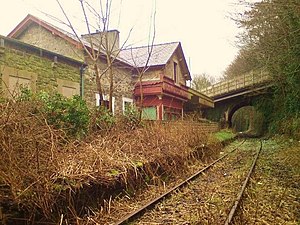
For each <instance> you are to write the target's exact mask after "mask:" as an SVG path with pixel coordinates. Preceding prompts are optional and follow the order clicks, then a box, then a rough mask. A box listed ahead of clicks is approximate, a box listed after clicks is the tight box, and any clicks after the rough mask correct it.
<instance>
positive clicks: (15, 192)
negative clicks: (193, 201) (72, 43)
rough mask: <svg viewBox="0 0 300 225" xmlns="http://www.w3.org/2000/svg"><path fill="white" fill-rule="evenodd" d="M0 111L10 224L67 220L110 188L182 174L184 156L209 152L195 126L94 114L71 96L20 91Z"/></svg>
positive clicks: (0, 174)
mask: <svg viewBox="0 0 300 225" xmlns="http://www.w3.org/2000/svg"><path fill="white" fill-rule="evenodd" d="M54 99H55V101H54ZM75 106H76V107H75ZM0 112H1V116H0V154H1V161H0V207H1V208H3V210H4V214H6V213H8V214H12V213H14V212H17V214H16V215H13V216H12V215H10V216H9V218H8V221H12V222H11V223H13V224H14V223H15V222H16V221H15V220H13V219H12V217H22V218H25V219H26V220H27V221H28V223H33V222H34V221H37V220H42V221H54V222H57V221H58V220H59V218H60V216H61V215H63V216H64V218H67V219H68V220H69V221H72V220H73V219H76V217H77V216H82V215H83V214H84V213H87V212H88V211H89V209H90V208H93V207H98V206H99V205H101V204H103V202H104V200H105V199H106V198H109V197H110V196H113V195H114V194H116V193H118V192H117V191H118V190H119V191H121V190H124V189H125V190H127V191H128V192H130V191H134V189H135V188H137V187H138V186H142V185H145V184H146V183H150V184H155V183H157V182H161V181H162V179H168V178H170V177H171V176H172V175H173V174H175V173H179V172H182V171H184V168H185V161H186V159H187V158H190V157H200V158H201V157H204V155H205V157H206V158H207V157H212V156H213V155H214V154H215V153H216V151H208V149H206V148H205V147H204V146H206V145H207V142H208V137H207V135H206V134H204V132H203V131H202V130H201V129H199V126H190V125H189V126H186V125H184V124H185V122H184V121H178V122H174V123H164V124H162V123H150V124H144V125H141V124H137V123H135V120H134V115H131V116H128V117H124V118H122V119H120V120H115V119H114V118H112V117H110V116H109V115H107V114H105V116H104V114H103V112H102V114H101V115H102V117H101V116H100V117H96V116H93V114H92V112H90V111H89V110H88V109H87V108H86V106H85V103H84V102H83V101H82V100H80V99H79V98H74V99H70V100H67V99H64V98H62V97H61V96H48V95H46V94H42V96H40V97H36V96H31V95H28V94H26V95H23V97H22V98H19V99H17V100H15V101H3V102H1V103H0ZM97 113H99V112H97ZM82 118H84V119H83V120H82ZM74 123H75V124H74ZM76 123H77V124H76ZM93 123H96V125H95V124H93ZM92 130H93V132H92ZM89 132H90V133H89ZM84 135H86V136H84ZM75 137H81V139H76V138H75ZM197 150H201V151H199V152H202V153H203V151H205V154H204V155H201V154H200V155H199V154H193V153H194V152H195V151H197Z"/></svg>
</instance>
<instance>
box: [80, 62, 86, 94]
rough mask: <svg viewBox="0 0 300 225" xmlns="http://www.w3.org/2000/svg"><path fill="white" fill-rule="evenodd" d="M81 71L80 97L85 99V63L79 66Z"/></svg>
mask: <svg viewBox="0 0 300 225" xmlns="http://www.w3.org/2000/svg"><path fill="white" fill-rule="evenodd" d="M79 71H80V97H81V99H83V96H84V77H83V75H84V71H85V65H81V66H80V68H79Z"/></svg>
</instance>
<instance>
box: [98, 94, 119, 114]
mask: <svg viewBox="0 0 300 225" xmlns="http://www.w3.org/2000/svg"><path fill="white" fill-rule="evenodd" d="M95 97H96V106H99V100H100V95H99V94H98V93H95ZM103 100H104V101H108V100H109V95H108V94H107V95H103ZM112 113H113V115H115V97H112Z"/></svg>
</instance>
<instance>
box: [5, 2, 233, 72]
mask: <svg viewBox="0 0 300 225" xmlns="http://www.w3.org/2000/svg"><path fill="white" fill-rule="evenodd" d="M60 1H61V2H62V4H63V6H64V7H65V8H66V10H67V13H68V14H69V15H70V17H71V19H72V21H73V23H74V24H75V25H76V27H77V28H78V29H79V31H80V32H81V33H86V31H85V27H84V24H83V23H82V21H83V17H82V13H81V11H80V8H79V6H80V5H79V1H78V0H60ZM237 1H238V0H206V1H204V0H185V1H179V0H157V2H156V23H155V24H156V25H155V27H156V36H155V43H157V44H158V43H164V42H173V41H180V42H181V44H182V47H183V51H184V54H185V57H186V60H187V62H188V64H190V71H191V73H192V74H201V73H207V74H209V75H211V76H214V77H220V76H221V74H222V71H224V70H225V68H226V66H228V65H229V64H230V62H231V61H232V60H233V59H234V56H235V55H236V53H237V48H236V47H235V41H236V39H235V36H236V35H237V34H238V32H239V30H238V28H237V26H236V25H235V23H234V22H233V21H232V20H231V19H230V18H229V13H233V12H236V11H237V8H238V7H236V6H235V2H237ZM91 2H96V3H98V2H99V0H91ZM153 2H154V0H113V6H112V18H113V19H112V22H111V26H110V29H118V30H119V31H120V38H121V42H123V41H124V40H125V39H126V38H127V36H128V33H129V30H130V29H131V28H133V30H132V33H131V35H130V39H129V41H128V42H127V45H128V44H133V45H134V46H141V45H147V43H148V39H149V38H148V37H149V27H150V24H151V23H150V21H151V19H150V17H151V15H153V9H155V7H154V3H153ZM98 4H99V3H98ZM95 7H97V5H96V6H95ZM1 9H2V10H1V14H0V21H1V22H0V34H1V35H7V34H8V33H9V32H10V31H11V30H12V29H13V28H14V27H15V26H16V25H17V24H18V23H19V22H20V21H21V20H22V19H23V18H24V17H25V16H26V15H27V14H28V13H30V14H32V15H35V16H37V17H40V18H41V19H44V20H47V21H48V22H51V23H55V22H53V21H52V20H51V19H50V18H49V17H47V15H45V14H44V13H46V14H49V15H53V16H55V17H58V18H60V19H62V20H64V17H63V14H62V12H61V11H60V9H59V7H58V5H57V3H56V1H55V0H9V1H5V4H2V6H1ZM43 12H44V13H43ZM119 18H120V19H119ZM55 25H59V24H55Z"/></svg>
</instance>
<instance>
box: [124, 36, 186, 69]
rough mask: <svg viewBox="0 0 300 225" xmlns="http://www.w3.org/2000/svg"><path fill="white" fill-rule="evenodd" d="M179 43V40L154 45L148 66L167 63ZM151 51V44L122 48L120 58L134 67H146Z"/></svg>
mask: <svg viewBox="0 0 300 225" xmlns="http://www.w3.org/2000/svg"><path fill="white" fill-rule="evenodd" d="M179 44H180V43H179V42H171V43H164V44H158V45H153V48H152V53H151V57H150V59H149V61H148V64H147V66H161V65H165V64H166V63H167V62H168V61H169V59H170V58H171V56H172V55H173V53H174V52H175V50H176V49H177V47H178V46H179ZM150 51H151V46H142V47H133V48H127V49H122V50H121V51H120V53H119V58H120V59H121V60H123V61H125V62H127V63H128V64H130V65H131V66H133V67H144V66H145V65H146V62H147V60H148V57H149V53H150Z"/></svg>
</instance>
